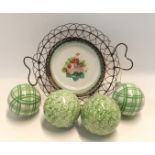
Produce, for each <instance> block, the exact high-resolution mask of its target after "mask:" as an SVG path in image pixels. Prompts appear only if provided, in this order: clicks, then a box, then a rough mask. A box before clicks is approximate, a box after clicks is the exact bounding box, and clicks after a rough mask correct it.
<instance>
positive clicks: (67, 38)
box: [24, 23, 133, 99]
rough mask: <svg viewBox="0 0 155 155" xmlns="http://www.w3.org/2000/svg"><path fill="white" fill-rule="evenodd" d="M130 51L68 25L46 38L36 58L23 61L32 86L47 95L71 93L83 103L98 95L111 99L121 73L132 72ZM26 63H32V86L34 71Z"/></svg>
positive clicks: (83, 27) (83, 26)
mask: <svg viewBox="0 0 155 155" xmlns="http://www.w3.org/2000/svg"><path fill="white" fill-rule="evenodd" d="M119 46H124V47H125V52H124V53H125V54H124V57H125V58H126V59H127V60H128V61H130V63H131V66H130V67H128V68H122V67H120V62H119V58H118V54H117V49H118V47H119ZM127 50H128V48H127V45H126V44H124V43H119V44H118V45H116V46H115V47H113V46H111V42H110V40H109V38H108V37H107V36H106V35H104V34H103V33H102V32H101V31H99V30H97V29H96V28H95V27H92V26H89V25H86V24H78V23H69V24H65V25H62V26H59V27H57V28H55V29H53V30H51V31H50V32H49V33H48V34H47V35H46V36H45V37H44V38H43V40H42V41H41V42H40V44H39V46H38V49H37V52H36V53H35V54H34V56H33V57H29V56H26V57H25V58H24V64H25V66H26V67H27V68H28V69H29V74H28V82H29V83H30V84H31V85H33V86H35V85H37V84H39V86H40V88H41V89H42V91H43V92H44V93H45V95H48V94H49V93H51V92H53V91H55V90H58V89H67V90H70V91H72V92H74V93H75V94H76V95H77V96H78V97H80V98H81V99H83V98H87V97H88V96H90V95H92V94H95V93H100V94H107V95H110V94H111V93H112V91H113V90H114V88H115V86H116V82H117V77H118V74H119V71H120V69H122V70H130V69H131V68H132V67H133V61H132V60H131V59H129V58H128V57H127ZM26 59H31V60H32V71H33V73H34V76H35V79H36V82H35V83H32V82H31V79H30V75H31V69H30V67H29V66H28V65H27V63H26Z"/></svg>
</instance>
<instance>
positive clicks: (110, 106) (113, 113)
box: [81, 95, 121, 135]
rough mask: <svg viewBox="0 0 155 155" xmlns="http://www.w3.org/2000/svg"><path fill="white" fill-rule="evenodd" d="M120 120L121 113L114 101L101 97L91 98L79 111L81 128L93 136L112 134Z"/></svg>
mask: <svg viewBox="0 0 155 155" xmlns="http://www.w3.org/2000/svg"><path fill="white" fill-rule="evenodd" d="M120 119H121V113H120V109H119V107H118V105H117V104H116V103H115V101H114V100H113V99H112V98H110V97H108V96H102V95H96V96H92V97H90V98H89V99H88V101H86V103H85V104H84V105H83V107H82V110H81V120H82V124H83V126H84V127H85V128H86V129H87V130H88V131H90V132H91V133H93V134H96V135H107V134H110V133H112V132H113V131H114V130H115V128H116V127H117V125H118V123H119V121H120Z"/></svg>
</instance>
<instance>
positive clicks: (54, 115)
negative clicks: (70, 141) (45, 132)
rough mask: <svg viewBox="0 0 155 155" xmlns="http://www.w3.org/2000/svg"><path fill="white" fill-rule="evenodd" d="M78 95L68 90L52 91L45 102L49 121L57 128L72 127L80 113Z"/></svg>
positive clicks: (45, 112)
mask: <svg viewBox="0 0 155 155" xmlns="http://www.w3.org/2000/svg"><path fill="white" fill-rule="evenodd" d="M80 109H81V108H80V102H79V99H78V97H77V96H76V95H75V94H73V93H72V92H70V91H68V90H57V91H55V92H53V93H51V94H50V95H49V96H48V98H47V99H46V101H45V104H44V114H45V118H46V119H47V121H48V122H49V123H50V124H51V125H53V126H55V127H57V128H70V127H72V126H73V125H74V123H75V122H76V121H77V119H78V117H79V114H80Z"/></svg>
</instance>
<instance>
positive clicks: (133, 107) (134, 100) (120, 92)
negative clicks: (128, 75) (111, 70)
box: [112, 83, 145, 116]
mask: <svg viewBox="0 0 155 155" xmlns="http://www.w3.org/2000/svg"><path fill="white" fill-rule="evenodd" d="M112 98H113V99H114V100H115V101H116V102H117V103H118V105H119V107H120V110H121V113H122V115H125V116H134V115H136V114H137V113H138V112H139V111H140V110H141V109H142V108H143V105H144V98H145V97H144V94H143V92H142V90H141V89H140V88H138V87H137V86H136V85H135V84H132V83H123V84H120V85H119V86H118V88H117V89H116V90H115V91H114V93H113V95H112Z"/></svg>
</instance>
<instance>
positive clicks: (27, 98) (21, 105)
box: [8, 84, 41, 116]
mask: <svg viewBox="0 0 155 155" xmlns="http://www.w3.org/2000/svg"><path fill="white" fill-rule="evenodd" d="M40 101H41V96H40V93H39V91H38V90H37V89H35V88H34V87H33V86H31V85H29V84H19V85H17V86H15V87H14V88H13V89H12V90H11V92H10V94H9V96H8V104H9V108H10V110H11V111H12V112H13V113H15V114H17V115H18V116H30V115H33V114H35V113H37V112H38V110H39V106H40Z"/></svg>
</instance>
